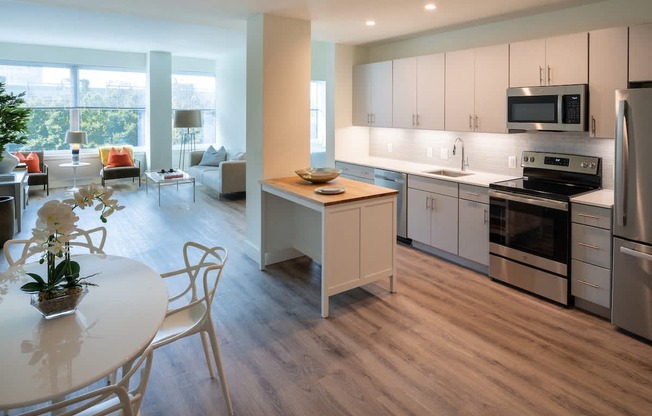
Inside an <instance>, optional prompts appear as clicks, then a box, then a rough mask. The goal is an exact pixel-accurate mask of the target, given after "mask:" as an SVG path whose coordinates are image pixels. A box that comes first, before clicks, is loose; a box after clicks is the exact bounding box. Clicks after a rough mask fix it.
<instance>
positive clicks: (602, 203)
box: [571, 189, 614, 208]
mask: <svg viewBox="0 0 652 416" xmlns="http://www.w3.org/2000/svg"><path fill="white" fill-rule="evenodd" d="M571 202H575V203H579V204H586V205H594V206H597V207H602V208H611V207H613V205H614V190H613V189H600V190H597V191H593V192H588V193H586V194H582V195H579V196H576V197H573V198H571Z"/></svg>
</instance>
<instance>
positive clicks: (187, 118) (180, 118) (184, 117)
mask: <svg viewBox="0 0 652 416" xmlns="http://www.w3.org/2000/svg"><path fill="white" fill-rule="evenodd" d="M174 127H177V128H189V127H201V111H200V110H176V111H175V112H174Z"/></svg>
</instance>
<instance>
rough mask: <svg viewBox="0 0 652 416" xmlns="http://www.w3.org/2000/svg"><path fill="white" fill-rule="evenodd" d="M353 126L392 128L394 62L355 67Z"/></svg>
mask: <svg viewBox="0 0 652 416" xmlns="http://www.w3.org/2000/svg"><path fill="white" fill-rule="evenodd" d="M353 124H354V125H358V126H375V127H392V62H391V61H385V62H376V63H373V64H365V65H358V66H354V67H353Z"/></svg>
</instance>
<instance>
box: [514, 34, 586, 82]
mask: <svg viewBox="0 0 652 416" xmlns="http://www.w3.org/2000/svg"><path fill="white" fill-rule="evenodd" d="M509 48H510V49H509V55H510V58H509V85H510V87H531V86H537V85H567V84H587V83H588V74H589V70H588V65H589V56H588V54H589V48H588V33H586V32H582V33H575V34H572V35H563V36H555V37H551V38H546V39H536V40H531V41H524V42H515V43H512V44H510V46H509Z"/></svg>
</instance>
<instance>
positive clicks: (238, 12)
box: [0, 0, 602, 57]
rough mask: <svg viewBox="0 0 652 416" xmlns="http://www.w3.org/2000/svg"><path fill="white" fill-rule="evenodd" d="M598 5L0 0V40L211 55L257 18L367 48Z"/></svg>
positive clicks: (475, 0)
mask: <svg viewBox="0 0 652 416" xmlns="http://www.w3.org/2000/svg"><path fill="white" fill-rule="evenodd" d="M599 1H602V0H433V2H434V3H435V4H436V5H437V10H435V11H432V12H428V11H425V10H424V5H425V4H426V2H428V0H109V1H89V0H0V15H2V16H3V17H2V24H0V41H3V42H13V43H33V44H45V45H60V46H75V47H87V48H99V49H111V50H128V51H138V52H142V51H148V50H164V51H169V52H172V53H178V54H184V55H192V56H199V57H210V56H215V55H217V54H219V50H220V48H223V47H224V46H228V45H229V44H231V43H234V42H236V40H235V39H240V41H241V39H242V37H243V34H244V31H245V28H246V20H247V18H248V16H251V15H253V14H259V13H269V14H274V15H279V16H286V17H292V18H299V19H306V20H311V22H312V38H313V39H314V40H321V41H329V42H337V43H346V44H367V43H373V42H379V41H387V40H390V39H397V38H405V37H409V36H411V35H414V34H419V33H430V32H437V31H446V30H452V29H454V28H460V27H465V26H473V25H477V24H481V23H487V22H493V21H499V20H503V19H509V18H515V17H519V16H523V15H528V14H535V13H541V12H545V11H551V10H558V9H563V8H567V7H574V6H578V5H582V4H588V3H596V2H599ZM369 19H373V20H375V21H376V26H375V27H371V28H370V27H367V26H366V25H365V21H366V20H369Z"/></svg>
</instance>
